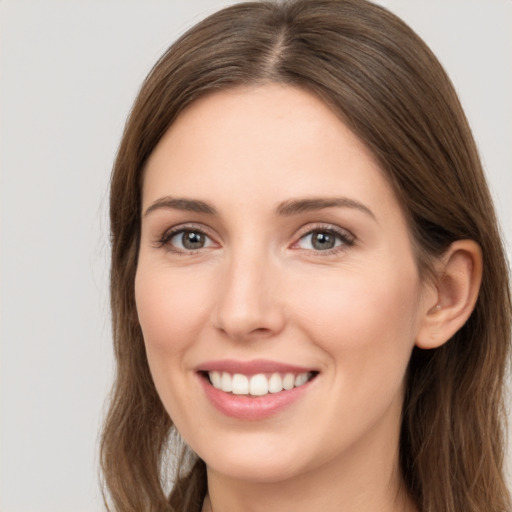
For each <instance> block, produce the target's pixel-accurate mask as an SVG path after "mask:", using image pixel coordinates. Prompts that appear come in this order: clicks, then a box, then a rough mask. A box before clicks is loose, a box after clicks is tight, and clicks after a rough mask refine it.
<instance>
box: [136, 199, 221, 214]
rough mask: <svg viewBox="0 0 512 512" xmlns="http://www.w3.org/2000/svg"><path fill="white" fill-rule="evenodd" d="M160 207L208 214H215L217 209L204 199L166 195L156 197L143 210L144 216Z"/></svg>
mask: <svg viewBox="0 0 512 512" xmlns="http://www.w3.org/2000/svg"><path fill="white" fill-rule="evenodd" d="M160 208H170V209H172V210H183V211H186V212H196V213H207V214H208V215H216V214H217V210H216V209H215V208H214V207H213V206H212V205H210V204H208V203H206V202H204V201H199V200H197V199H185V198H177V197H169V196H166V197H161V198H160V199H157V200H156V201H155V202H154V203H153V204H152V205H151V206H150V207H149V208H148V209H147V210H146V211H145V212H144V216H146V215H148V214H149V213H151V212H153V211H155V210H159V209H160Z"/></svg>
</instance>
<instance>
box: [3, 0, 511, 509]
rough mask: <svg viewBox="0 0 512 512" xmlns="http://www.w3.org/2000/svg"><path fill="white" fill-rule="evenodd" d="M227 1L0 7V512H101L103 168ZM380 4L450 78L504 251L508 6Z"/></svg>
mask: <svg viewBox="0 0 512 512" xmlns="http://www.w3.org/2000/svg"><path fill="white" fill-rule="evenodd" d="M229 3H233V2H229V1H221V0H188V1H173V0H168V1H164V0H89V1H80V0H60V1H57V0H45V1H44V2H43V1H40V0H31V1H29V0H0V237H1V238H0V272H1V273H0V315H1V316H0V372H1V374H0V414H1V416H0V463H1V465H0V510H1V511H3V512H31V511H37V512H68V511H70V510H72V511H74V512H81V511H83V512H91V511H96V510H101V509H102V504H101V496H100V492H99V487H98V483H97V482H98V473H97V445H98V432H99V427H100V423H101V417H102V414H103V410H104V401H105V397H106V394H107V391H108V387H109V383H110V381H111V377H112V367H113V366H112V354H111V341H110V326H109V321H110V320H109V308H108V263H109V261H108V260H109V241H108V220H107V214H106V211H107V206H108V204H107V203H108V201H107V195H108V180H109V173H110V169H111V165H112V161H113V158H114V155H115V152H116V148H117V144H118V142H119V139H120V136H121V131H122V128H123V124H124V121H125V118H126V115H127V114H128V111H129V109H130V106H131V103H132V101H133V99H134V97H135V94H136V92H137V90H138V88H139V85H140V83H141V81H142V80H143V78H144V76H145V75H146V73H147V72H148V71H149V69H150V67H151V66H152V65H153V63H154V62H155V61H156V59H157V58H158V57H159V56H160V54H161V53H162V52H163V51H164V50H165V49H166V48H167V47H168V46H169V44H170V43H171V42H172V41H173V40H174V39H175V38H176V37H177V36H178V35H179V34H181V33H182V32H183V31H184V30H185V29H186V28H188V27H189V26H191V25H192V24H193V23H195V22H196V21H198V20H199V19H201V18H202V17H204V15H205V14H208V13H210V12H212V11H214V10H216V9H217V8H218V7H221V6H223V5H227V4H229ZM379 3H382V4H384V5H386V6H387V7H389V8H390V9H391V10H392V11H394V12H395V13H397V14H398V15H400V16H401V17H403V19H405V21H407V22H408V23H409V24H410V25H411V26H412V27H413V28H414V29H415V30H416V31H417V32H418V33H419V34H420V35H421V36H422V37H423V38H424V39H425V40H426V41H427V43H428V44H429V45H430V46H431V47H432V49H433V50H434V52H435V53H436V54H437V55H438V57H439V58H440V60H441V62H442V63H443V64H444V65H445V67H446V68H447V70H448V72H449V74H450V76H451V77H452V80H453V81H454V83H455V86H456V88H457V90H458V92H459V94H460V97H461V100H462V103H463V106H464V107H465V109H466V113H467V115H468V117H469V120H470V123H471V125H472V127H473V130H474V134H475V137H476V140H477V142H478V145H479V148H480V151H481V154H482V158H483V161H484V165H485V169H486V172H487V173H488V177H489V181H490V185H491V189H492V191H493V194H494V197H495V200H496V204H497V209H498V212H499V216H500V218H501V222H502V225H503V230H504V234H505V236H506V238H507V239H508V240H509V242H510V241H512V205H511V198H512V194H511V190H512V177H511V173H510V171H511V169H512V138H511V135H512V128H511V127H512V95H511V93H510V91H512V0H381V1H380V2H379ZM510 466H511V467H512V464H511V465H510Z"/></svg>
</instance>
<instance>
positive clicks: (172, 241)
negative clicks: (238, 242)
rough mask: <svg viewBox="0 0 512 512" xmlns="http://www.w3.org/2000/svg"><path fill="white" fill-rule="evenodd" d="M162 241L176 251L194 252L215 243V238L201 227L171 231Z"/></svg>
mask: <svg viewBox="0 0 512 512" xmlns="http://www.w3.org/2000/svg"><path fill="white" fill-rule="evenodd" d="M160 242H161V244H162V245H167V246H168V247H169V248H170V249H171V250H173V251H176V252H193V251H198V250H200V249H206V248H208V247H211V246H213V245H214V242H213V240H212V239H211V238H210V237H209V236H208V235H207V234H206V233H204V232H203V231H201V230H199V229H180V230H175V231H171V232H170V233H167V234H166V235H165V236H164V238H163V239H162V240H161V241H160Z"/></svg>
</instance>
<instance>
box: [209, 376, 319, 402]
mask: <svg viewBox="0 0 512 512" xmlns="http://www.w3.org/2000/svg"><path fill="white" fill-rule="evenodd" d="M200 373H201V374H202V375H203V377H204V378H205V379H206V380H207V381H208V382H209V383H210V384H211V385H212V386H213V387H214V388H215V389H218V390H220V391H224V392H225V393H230V394H232V395H242V396H252V397H256V396H265V395H268V394H275V393H280V392H282V391H289V390H291V389H294V388H298V387H300V386H303V385H304V384H306V383H307V382H310V381H311V380H313V379H314V378H315V377H316V376H317V375H318V372H316V371H310V372H302V373H291V372H286V373H279V372H274V373H257V374H255V375H244V374H242V373H229V372H221V371H202V372H200Z"/></svg>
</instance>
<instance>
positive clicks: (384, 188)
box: [135, 85, 424, 482]
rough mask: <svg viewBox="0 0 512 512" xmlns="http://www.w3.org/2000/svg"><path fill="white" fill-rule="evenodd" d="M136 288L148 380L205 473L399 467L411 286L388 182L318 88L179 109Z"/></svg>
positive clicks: (154, 194)
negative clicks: (150, 378) (202, 462)
mask: <svg viewBox="0 0 512 512" xmlns="http://www.w3.org/2000/svg"><path fill="white" fill-rule="evenodd" d="M135 294H136V303H137V311H138V315H139V320H140V325H141V327H142V331H143V334H144V340H145V344H146V350H147V356H148V361H149V365H150V368H151V373H152V376H153V379H154V382H155V385H156V388H157V390H158V393H159V395H160V397H161V399H162V402H163V404H164V406H165V408H166V410H167V411H168V413H169V415H170V416H171V418H172V420H173V421H174V423H175V425H176V427H177V428H178V430H179V431H180V433H181V435H182V436H183V438H184V439H185V440H186V441H187V443H188V444H189V445H190V446H191V447H192V449H193V450H194V451H196V452H197V453H198V454H199V456H200V457H201V458H203V459H204V460H205V462H206V463H207V465H208V467H209V470H210V471H213V472H217V473H218V474H222V475H225V476H227V477H232V478H241V479H244V480H253V481H260V482H263V481H274V482H276V481H281V480H283V479H286V478H291V477H293V476H297V475H300V474H303V473H305V472H307V471H309V470H311V469H315V468H317V469H319V468H321V467H330V468H331V469H335V468H338V469H340V470H342V468H343V467H352V464H353V462H354V461H358V463H359V464H361V463H365V464H367V465H368V467H374V468H376V471H384V472H386V471H387V470H388V469H389V468H390V466H391V465H392V464H394V463H395V462H396V457H397V450H398V435H399V425H400V414H401V406H402V402H403V393H404V375H405V372H406V367H407V363H408V361H409V357H410V354H411V350H412V348H413V346H414V343H415V336H416V333H417V331H418V329H419V325H420V323H421V318H422V310H423V309H424V305H423V304H424V301H422V300H421V299H422V294H423V287H422V284H421V282H420V278H419V276H418V270H417V267H416V264H415V259H414V256H413V251H412V248H411V240H410V238H409V234H408V230H407V226H406V221H405V219H404V215H403V213H402V211H401V209H400V207H399V204H398V202H397V199H396V197H395V195H394V193H393V191H392V188H391V187H390V185H389V183H388V182H387V180H386V178H385V176H384V175H383V173H382V171H381V170H380V168H379V166H378V164H377V163H376V161H375V159H374V158H373V157H372V155H371V154H370V152H369V151H368V150H367V148H366V147H365V146H364V145H363V144H362V143H361V142H360V141H359V140H358V139H357V138H356V137H355V136H354V135H353V134H352V133H351V132H350V131H349V130H348V128H347V127H346V126H345V125H344V124H343V123H341V122H340V120H339V119H338V118H337V117H336V116H335V115H334V114H333V113H332V112H331V111H330V110H329V108H328V107H326V106H325V104H324V103H322V102H321V101H320V100H319V99H317V98H316V97H315V96H313V95H311V94H310V93H307V92H305V91H303V90H300V89H296V88H290V87H285V86H280V85H265V86H261V87H257V88H256V87H255V88H243V89H242V88H240V89H234V90H230V91H224V92H217V93H214V94H212V95H210V96H207V97H205V98H203V99H200V100H199V101H197V102H195V103H194V104H193V105H191V106H190V107H189V108H188V109H187V110H186V111H185V112H184V113H182V114H181V116H180V117H179V118H178V119H177V121H176V122H175V123H174V124H173V125H172V126H171V128H170V129H169V130H168V131H167V133H166V134H165V135H164V137H163V138H162V140H161V141H160V143H159V144H158V146H157V147H156V148H155V150H154V152H153V153H152V155H151V157H150V159H149V162H148V165H147V168H146V170H145V177H144V187H143V212H142V233H141V243H140V255H139V262H138V268H137V275H136V281H135ZM348 464H351V466H348Z"/></svg>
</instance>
